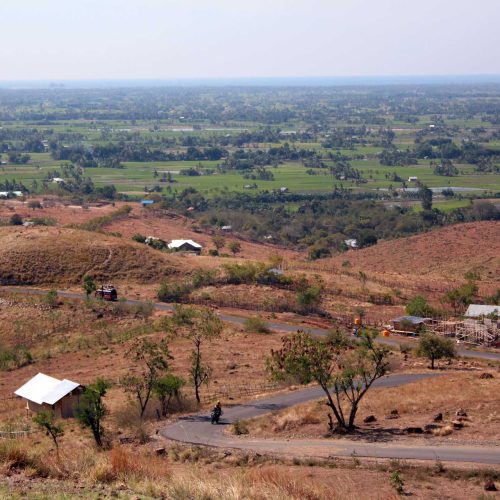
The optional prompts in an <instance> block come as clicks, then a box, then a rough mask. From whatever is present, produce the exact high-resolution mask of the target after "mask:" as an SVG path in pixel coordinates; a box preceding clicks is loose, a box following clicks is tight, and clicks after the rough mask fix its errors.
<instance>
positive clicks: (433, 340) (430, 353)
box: [416, 333, 456, 370]
mask: <svg viewBox="0 0 500 500" xmlns="http://www.w3.org/2000/svg"><path fill="white" fill-rule="evenodd" d="M416 354H417V356H421V357H423V358H427V359H429V360H430V362H431V369H432V370H434V362H435V361H436V360H437V359H443V358H447V359H452V358H454V357H455V356H456V351H455V345H454V343H453V340H451V339H449V338H447V337H441V336H440V335H435V334H432V333H424V334H423V335H422V336H421V337H420V339H419V341H418V346H417V349H416Z"/></svg>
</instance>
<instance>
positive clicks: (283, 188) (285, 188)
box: [280, 187, 288, 194]
mask: <svg viewBox="0 0 500 500" xmlns="http://www.w3.org/2000/svg"><path fill="white" fill-rule="evenodd" d="M280 193H281V194H284V193H288V188H287V187H280Z"/></svg>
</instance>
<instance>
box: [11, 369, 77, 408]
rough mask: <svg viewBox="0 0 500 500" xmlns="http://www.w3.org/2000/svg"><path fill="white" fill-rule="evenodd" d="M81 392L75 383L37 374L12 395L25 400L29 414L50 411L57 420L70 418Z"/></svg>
mask: <svg viewBox="0 0 500 500" xmlns="http://www.w3.org/2000/svg"><path fill="white" fill-rule="evenodd" d="M82 391H83V387H82V386H81V385H80V384H78V383H76V382H72V381H71V380H66V379H64V380H59V379H57V378H54V377H49V376H48V375H45V374H43V373H38V375H35V376H34V377H33V378H32V379H31V380H28V382H26V383H25V384H24V385H23V386H21V387H20V388H19V389H17V391H15V392H14V394H15V395H16V396H18V397H20V398H23V399H25V400H26V409H27V410H28V411H30V412H34V413H38V412H40V411H42V410H52V411H53V412H54V414H55V416H56V417H57V418H71V417H72V416H73V410H74V408H75V406H76V405H77V404H78V403H79V402H80V395H81V393H82Z"/></svg>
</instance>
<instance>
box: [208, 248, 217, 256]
mask: <svg viewBox="0 0 500 500" xmlns="http://www.w3.org/2000/svg"><path fill="white" fill-rule="evenodd" d="M208 255H210V257H218V256H219V250H217V249H216V248H210V249H209V250H208Z"/></svg>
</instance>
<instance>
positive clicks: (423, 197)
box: [418, 186, 432, 210]
mask: <svg viewBox="0 0 500 500" xmlns="http://www.w3.org/2000/svg"><path fill="white" fill-rule="evenodd" d="M418 197H419V198H420V203H421V204H422V208H423V209H424V210H432V189H429V188H428V187H427V186H420V189H419V190H418Z"/></svg>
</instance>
